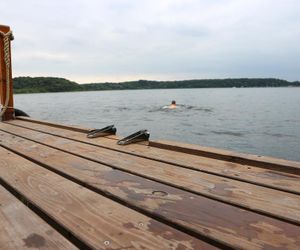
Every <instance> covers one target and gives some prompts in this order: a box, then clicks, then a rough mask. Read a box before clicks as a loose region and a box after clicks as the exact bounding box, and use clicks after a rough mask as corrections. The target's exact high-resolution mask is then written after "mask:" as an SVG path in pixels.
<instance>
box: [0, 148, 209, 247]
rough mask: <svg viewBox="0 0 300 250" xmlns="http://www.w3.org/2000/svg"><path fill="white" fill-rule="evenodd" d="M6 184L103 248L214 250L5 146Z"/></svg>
mask: <svg viewBox="0 0 300 250" xmlns="http://www.w3.org/2000/svg"><path fill="white" fill-rule="evenodd" d="M0 155H1V160H0V161H1V164H0V176H1V179H2V181H3V182H5V183H6V184H7V185H9V186H10V187H11V188H13V189H14V190H15V191H16V192H18V193H19V194H21V195H22V196H23V197H24V198H25V199H26V200H27V201H28V202H29V203H31V204H34V205H35V206H36V207H38V209H40V210H41V211H43V212H44V213H45V214H47V215H48V217H49V218H51V219H52V220H53V221H54V222H55V223H57V224H58V225H60V226H61V227H63V228H65V229H66V230H67V231H69V232H71V233H72V234H73V235H74V237H76V238H77V239H78V240H80V241H81V242H83V243H85V244H86V247H90V248H97V249H120V248H124V249H126V248H129V249H167V248H171V249H176V248H180V247H181V248H182V249H211V248H214V247H212V246H211V245H209V244H207V243H205V242H203V241H201V240H198V239H196V238H194V237H191V236H189V235H187V234H185V233H182V232H180V231H178V230H176V229H174V228H172V227H169V226H166V225H164V224H162V223H160V222H158V221H156V220H154V219H151V218H150V217H147V216H145V215H143V214H141V213H138V212H136V211H134V210H132V209H129V208H127V207H125V206H122V205H120V204H119V203H116V202H114V201H112V200H110V199H108V198H105V197H104V196H101V195H99V194H97V193H95V192H93V191H90V190H88V189H86V188H83V187H82V186H81V185H78V184H75V183H74V182H72V181H70V180H68V179H65V178H63V177H62V176H60V175H57V174H55V173H53V172H51V171H49V170H47V169H45V168H42V167H40V166H38V165H36V164H34V163H32V162H30V161H28V160H26V159H24V158H22V157H20V156H18V155H15V154H13V153H11V152H10V151H7V150H6V149H4V148H1V147H0Z"/></svg>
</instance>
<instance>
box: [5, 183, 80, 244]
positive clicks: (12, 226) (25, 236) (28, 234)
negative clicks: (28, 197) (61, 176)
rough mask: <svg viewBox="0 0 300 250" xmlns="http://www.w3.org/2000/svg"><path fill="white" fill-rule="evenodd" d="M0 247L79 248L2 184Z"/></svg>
mask: <svg viewBox="0 0 300 250" xmlns="http://www.w3.org/2000/svg"><path fill="white" fill-rule="evenodd" d="M0 225H1V227H0V249H32V248H38V249H41V248H42V249H77V248H76V247H75V246H74V245H73V244H72V243H70V242H69V241H68V240H66V239H65V238H64V237H62V236H61V235H60V234H59V233H58V232H57V231H55V230H54V229H53V228H52V227H51V226H49V225H48V224H47V223H46V222H45V221H43V220H42V219H41V218H39V217H38V216H37V215H36V214H35V213H33V212H32V211H31V210H30V209H29V208H27V207H26V206H25V205H24V204H23V203H21V202H20V201H19V200H18V199H17V198H15V197H14V196H13V195H12V194H10V193H9V192H8V191H7V190H6V189H5V188H3V187H2V186H1V185H0Z"/></svg>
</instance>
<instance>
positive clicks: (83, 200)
mask: <svg viewBox="0 0 300 250" xmlns="http://www.w3.org/2000/svg"><path fill="white" fill-rule="evenodd" d="M87 132H88V129H84V128H79V127H74V126H63V125H59V124H53V123H47V122H40V121H36V120H31V119H29V118H19V119H17V120H11V121H7V122H0V184H1V185H0V224H1V227H0V249H26V248H28V249H32V248H38V249H41V248H48V249H76V248H80V249H115V250H117V249H178V250H180V249H215V248H221V249H236V248H242V249H300V197H299V194H300V178H299V176H300V163H299V162H291V161H286V160H280V159H274V158H269V157H260V156H253V155H246V154H238V153H234V152H229V151H224V150H217V149H213V148H205V147H200V146H195V145H186V144H180V143H173V142H172V143H171V142H152V141H150V142H149V143H139V144H131V145H127V146H119V145H117V144H116V140H117V139H118V138H117V137H116V136H107V137H105V138H94V139H89V138H87V137H86V133H87Z"/></svg>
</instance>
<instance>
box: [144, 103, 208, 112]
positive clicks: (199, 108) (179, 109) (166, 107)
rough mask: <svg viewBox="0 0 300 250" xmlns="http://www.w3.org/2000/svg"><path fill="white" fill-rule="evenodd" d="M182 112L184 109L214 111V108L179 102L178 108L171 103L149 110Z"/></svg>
mask: <svg viewBox="0 0 300 250" xmlns="http://www.w3.org/2000/svg"><path fill="white" fill-rule="evenodd" d="M159 111H163V112H182V111H202V112H207V113H210V112H213V109H212V108H207V107H197V106H191V105H184V104H177V105H176V108H170V106H169V105H166V106H163V107H157V108H154V109H151V110H149V112H159Z"/></svg>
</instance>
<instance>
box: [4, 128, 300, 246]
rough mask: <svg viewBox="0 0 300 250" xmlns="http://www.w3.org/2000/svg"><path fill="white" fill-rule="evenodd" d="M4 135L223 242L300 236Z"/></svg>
mask: <svg viewBox="0 0 300 250" xmlns="http://www.w3.org/2000/svg"><path fill="white" fill-rule="evenodd" d="M0 134H1V136H0V139H1V142H0V145H3V146H5V147H7V148H9V149H10V150H12V151H14V152H17V153H18V154H20V155H24V156H26V157H27V158H29V159H30V160H31V161H34V162H38V163H39V164H41V165H42V166H45V167H46V168H47V169H50V170H52V171H55V172H56V173H59V174H61V175H63V176H67V177H68V178H70V179H72V180H75V181H76V182H77V183H82V185H84V186H87V187H89V188H90V189H92V190H94V191H98V192H100V193H105V194H106V195H107V196H111V197H112V196H113V197H115V198H118V199H120V200H122V201H124V202H125V203H126V204H128V205H131V206H134V207H136V208H138V209H140V210H143V211H145V212H148V213H151V214H153V216H156V217H160V218H163V219H165V220H167V221H168V222H169V223H174V224H176V225H179V226H181V227H183V228H184V229H185V231H186V230H189V231H193V232H195V233H196V234H199V235H202V236H205V237H209V238H211V239H212V240H215V241H217V242H220V243H222V244H225V245H228V244H229V243H230V244H229V246H234V247H238V248H249V249H253V248H257V247H261V248H264V246H265V245H268V244H270V241H271V239H272V237H273V234H274V232H272V231H270V230H269V229H270V228H277V229H279V228H280V230H281V231H282V232H283V234H282V235H281V239H280V241H279V240H278V242H276V244H274V245H273V247H278V246H280V245H284V244H289V242H290V241H291V240H292V238H290V237H289V236H288V233H287V232H294V233H295V232H297V231H299V235H300V228H299V227H297V226H295V225H290V224H287V223H285V222H281V221H277V220H275V219H272V218H268V217H265V216H262V215H259V214H255V213H253V212H249V211H245V210H242V209H239V208H236V207H232V206H230V205H227V204H224V203H221V202H217V201H214V200H211V199H208V198H205V197H201V196H198V195H194V194H191V193H189V192H185V191H182V190H180V189H176V188H172V187H170V186H167V185H164V184H160V183H157V182H154V181H150V180H147V179H144V178H142V177H139V176H134V175H131V174H128V173H124V172H122V171H119V170H116V169H112V168H110V167H107V166H104V165H101V164H98V163H95V162H91V161H88V160H85V159H82V158H80V157H76V156H74V155H71V154H67V153H64V152H61V151H58V150H55V149H53V148H49V147H47V146H44V145H41V144H38V143H35V142H32V141H28V140H26V139H22V138H20V137H16V136H13V135H10V134H7V133H5V132H0ZM237 218H238V219H237ZM249 221H251V222H252V224H249V223H248V222H249ZM254 224H256V225H257V226H255V227H254V226H253V225H254ZM221 228H226V230H225V231H224V230H223V229H221ZM241 228H243V230H240V229H241ZM258 231H259V232H260V233H259V234H257V232H258ZM254 242H256V243H254ZM299 243H300V242H299Z"/></svg>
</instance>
